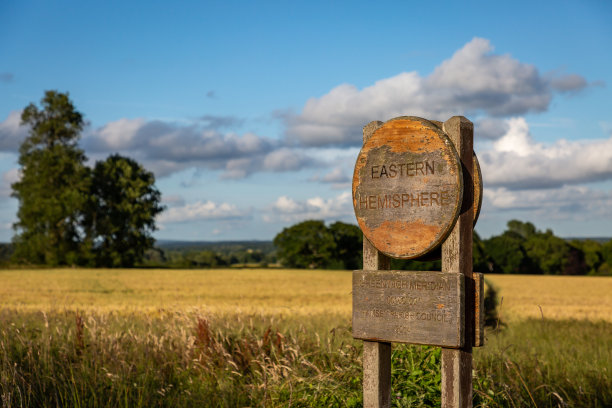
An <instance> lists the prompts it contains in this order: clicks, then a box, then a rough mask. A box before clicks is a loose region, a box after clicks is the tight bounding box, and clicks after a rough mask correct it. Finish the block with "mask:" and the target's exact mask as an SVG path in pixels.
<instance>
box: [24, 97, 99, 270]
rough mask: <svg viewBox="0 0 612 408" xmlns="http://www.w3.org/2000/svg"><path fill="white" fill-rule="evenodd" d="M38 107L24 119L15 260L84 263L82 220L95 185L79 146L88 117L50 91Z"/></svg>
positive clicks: (32, 106) (26, 109) (26, 110)
mask: <svg viewBox="0 0 612 408" xmlns="http://www.w3.org/2000/svg"><path fill="white" fill-rule="evenodd" d="M41 107H42V109H39V108H38V107H36V106H35V105H34V104H30V105H28V106H27V107H26V108H25V109H24V111H23V113H22V115H21V120H22V124H23V125H27V126H28V127H29V135H28V137H27V138H26V139H25V141H24V142H23V144H22V145H21V148H20V155H19V164H20V166H21V179H20V180H19V181H17V182H16V183H14V184H13V185H12V188H13V193H12V196H13V197H15V198H17V200H18V201H19V210H18V212H17V218H18V221H17V222H16V223H15V224H14V228H15V230H16V231H17V235H16V236H15V237H14V239H13V242H14V244H15V252H14V259H15V260H16V261H17V262H22V263H35V264H47V265H52V266H55V265H64V264H75V263H80V262H81V261H82V259H83V257H84V256H86V254H84V253H83V251H82V247H81V241H82V239H83V237H82V230H81V228H80V221H81V219H82V217H83V212H84V208H85V203H86V202H87V193H88V190H89V187H90V177H89V170H88V169H87V167H86V166H85V164H84V163H85V160H86V158H85V155H84V153H83V151H82V150H81V149H79V148H78V147H77V142H78V139H79V136H80V131H81V130H82V128H83V126H84V121H83V116H82V115H81V114H80V113H79V112H78V111H76V109H75V108H74V106H73V104H72V102H71V101H70V99H69V98H68V94H62V93H58V92H56V91H47V92H46V93H45V96H44V97H43V99H42V100H41Z"/></svg>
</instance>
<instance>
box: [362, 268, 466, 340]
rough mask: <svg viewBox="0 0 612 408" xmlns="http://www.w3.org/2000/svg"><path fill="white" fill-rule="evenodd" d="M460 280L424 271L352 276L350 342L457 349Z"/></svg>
mask: <svg viewBox="0 0 612 408" xmlns="http://www.w3.org/2000/svg"><path fill="white" fill-rule="evenodd" d="M464 296H465V285H464V276H463V275H461V274H457V273H443V272H429V271H427V272H423V271H376V270H372V271H369V270H360V271H354V272H353V337H354V338H357V339H362V340H371V341H384V342H397V343H416V344H427V345H433V346H441V347H462V346H463V342H464V337H465V336H464V329H463V328H464V326H465V324H464V320H465V310H464V304H465V302H464Z"/></svg>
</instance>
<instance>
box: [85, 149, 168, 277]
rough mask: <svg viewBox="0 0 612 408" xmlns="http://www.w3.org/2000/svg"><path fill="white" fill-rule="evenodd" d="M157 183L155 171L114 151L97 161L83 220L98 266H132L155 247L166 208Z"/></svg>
mask: <svg viewBox="0 0 612 408" xmlns="http://www.w3.org/2000/svg"><path fill="white" fill-rule="evenodd" d="M154 184H155V176H154V175H153V173H151V172H149V171H147V170H145V169H144V168H143V167H142V166H141V165H140V164H138V163H137V162H136V161H134V160H132V159H130V158H127V157H122V156H120V155H117V154H115V155H112V156H110V157H108V158H107V159H106V160H105V161H99V162H97V163H96V165H95V167H94V169H93V175H92V184H91V193H90V197H91V200H90V201H89V211H87V213H86V216H85V219H84V222H83V224H84V227H85V230H86V231H87V239H88V242H89V243H90V245H91V246H92V250H93V253H94V256H95V259H96V262H95V264H96V265H98V266H106V267H120V266H121V267H132V266H134V264H135V263H137V262H140V261H141V260H142V258H143V255H144V252H145V251H146V250H147V249H149V248H151V247H152V246H153V243H154V239H153V237H152V235H151V234H152V232H153V231H154V230H155V216H156V215H157V214H159V213H160V212H161V211H162V210H163V207H161V206H160V204H159V202H160V198H161V194H160V192H159V191H158V190H157V189H156V188H155V185H154Z"/></svg>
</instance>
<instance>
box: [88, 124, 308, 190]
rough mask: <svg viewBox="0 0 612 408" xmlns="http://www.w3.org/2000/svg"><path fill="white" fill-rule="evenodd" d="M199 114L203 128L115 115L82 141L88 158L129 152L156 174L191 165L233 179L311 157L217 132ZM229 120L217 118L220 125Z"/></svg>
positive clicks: (292, 167) (295, 165) (248, 136)
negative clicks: (203, 121) (115, 118)
mask: <svg viewBox="0 0 612 408" xmlns="http://www.w3.org/2000/svg"><path fill="white" fill-rule="evenodd" d="M205 119H206V120H205V122H206V121H208V122H207V123H208V125H207V126H204V127H201V126H198V125H178V124H172V123H166V122H162V121H159V120H155V121H146V120H144V119H121V120H118V121H115V122H111V123H108V124H106V125H105V126H103V127H101V128H99V129H96V130H93V131H90V132H88V134H87V135H86V136H85V137H84V139H83V145H84V147H85V150H86V151H87V153H88V154H89V153H91V154H92V156H93V157H94V158H98V157H102V156H103V155H105V154H108V153H111V152H118V153H120V154H124V155H128V156H130V157H133V158H135V159H136V160H138V161H139V162H141V163H143V165H144V166H145V167H146V168H148V169H150V170H152V171H153V172H154V173H155V174H156V175H157V176H159V177H163V176H166V175H169V174H172V173H174V172H178V171H181V170H184V169H186V168H190V167H195V168H204V169H208V170H221V171H223V173H222V177H223V178H233V179H237V178H244V177H247V176H249V175H250V174H252V173H254V172H261V171H269V172H284V171H297V170H300V169H302V168H304V167H306V166H309V165H310V164H311V163H313V162H315V160H314V159H312V158H311V157H309V156H307V155H305V154H303V153H302V152H300V151H299V150H298V149H294V148H288V147H285V146H283V145H282V143H279V142H277V141H274V140H272V139H269V138H265V137H261V136H258V135H255V134H253V133H245V134H243V135H237V134H235V133H220V132H219V131H217V130H215V129H212V128H211V127H210V126H209V125H210V123H209V122H210V120H211V119H210V117H208V116H206V117H205ZM203 120H204V119H203ZM230 120H233V119H231V118H230V119H227V118H220V119H218V120H217V121H218V122H220V123H221V122H223V123H222V124H221V125H219V126H225V124H226V122H227V121H230Z"/></svg>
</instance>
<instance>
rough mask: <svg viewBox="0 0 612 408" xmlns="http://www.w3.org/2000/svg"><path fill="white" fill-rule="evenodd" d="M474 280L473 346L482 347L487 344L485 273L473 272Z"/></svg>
mask: <svg viewBox="0 0 612 408" xmlns="http://www.w3.org/2000/svg"><path fill="white" fill-rule="evenodd" d="M472 279H473V280H474V296H475V299H474V341H473V343H472V346H473V347H482V346H484V344H485V336H484V320H485V310H484V286H485V285H484V275H483V274H482V273H478V272H474V273H473V274H472Z"/></svg>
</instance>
